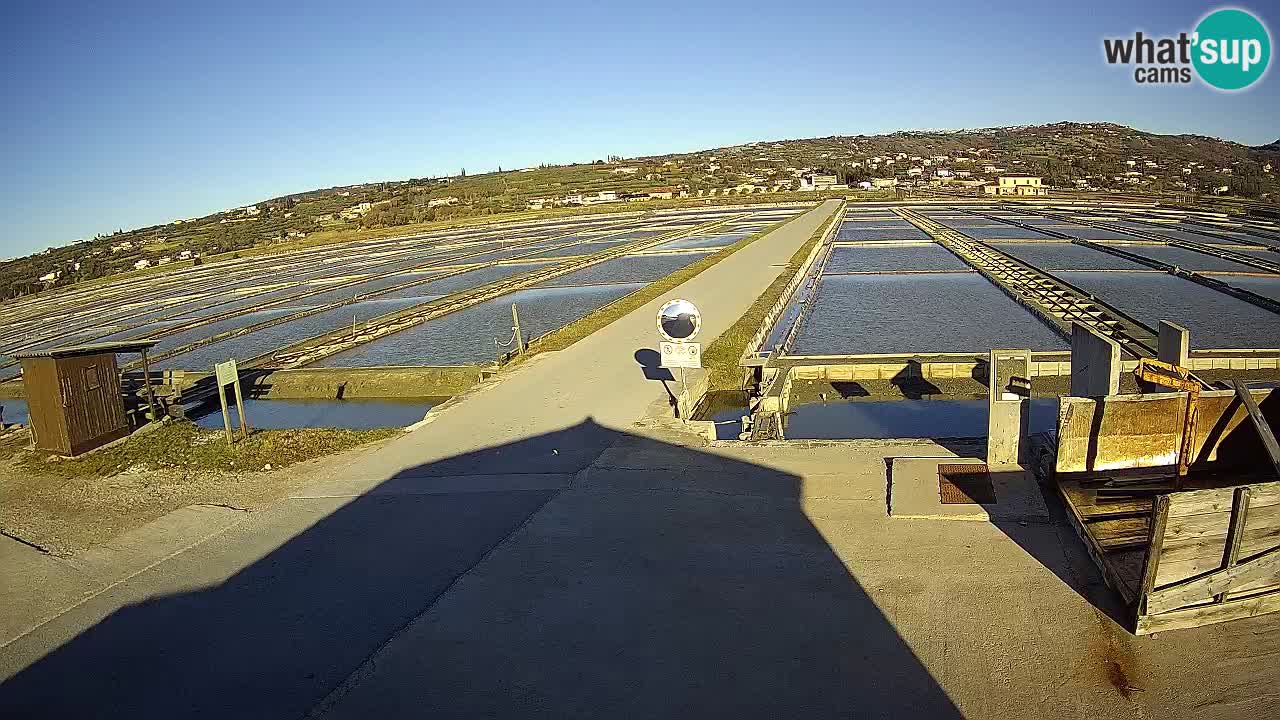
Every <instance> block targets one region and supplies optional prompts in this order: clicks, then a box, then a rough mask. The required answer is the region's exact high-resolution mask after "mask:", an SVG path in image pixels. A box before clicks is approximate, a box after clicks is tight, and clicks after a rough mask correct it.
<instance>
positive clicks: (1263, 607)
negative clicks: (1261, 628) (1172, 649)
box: [1134, 592, 1280, 635]
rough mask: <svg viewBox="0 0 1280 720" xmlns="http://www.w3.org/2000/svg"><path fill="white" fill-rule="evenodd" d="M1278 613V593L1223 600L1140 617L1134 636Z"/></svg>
mask: <svg viewBox="0 0 1280 720" xmlns="http://www.w3.org/2000/svg"><path fill="white" fill-rule="evenodd" d="M1276 611H1280V592H1271V593H1267V594H1264V595H1255V596H1252V597H1248V598H1239V599H1232V600H1227V601H1226V602H1224V603H1219V604H1213V605H1201V606H1199V607H1193V608H1186V609H1183V610H1172V611H1170V612H1165V613H1160V614H1158V615H1143V616H1140V617H1139V618H1138V622H1137V624H1136V626H1135V628H1134V633H1135V634H1137V635H1150V634H1151V633H1156V632H1164V631H1166V630H1180V629H1182V628H1192V627H1200V626H1201V625H1209V624H1212V623H1220V622H1228V621H1230V620H1240V619H1242V618H1250V617H1255V616H1257V615H1266V614H1267V613H1273V612H1276Z"/></svg>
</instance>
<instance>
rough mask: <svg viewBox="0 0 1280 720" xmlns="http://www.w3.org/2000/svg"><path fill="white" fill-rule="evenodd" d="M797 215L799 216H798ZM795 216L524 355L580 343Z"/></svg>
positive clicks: (588, 317) (633, 295)
mask: <svg viewBox="0 0 1280 720" xmlns="http://www.w3.org/2000/svg"><path fill="white" fill-rule="evenodd" d="M796 217H799V216H798V215H797V216H796ZM794 219H795V218H788V219H786V220H781V221H779V222H776V223H774V224H772V225H770V226H769V227H767V228H765V229H763V230H761V231H759V232H757V233H755V234H753V235H748V236H747V237H745V238H742V239H741V240H739V241H738V242H736V243H734V244H732V245H729V246H728V247H724V248H721V249H720V250H719V251H717V252H715V253H712V254H711V255H708V256H706V257H704V258H702V259H701V260H698V261H697V262H695V263H693V264H692V265H686V266H685V267H683V268H681V269H679V270H677V271H675V272H673V273H671V274H670V275H668V276H666V277H664V278H661V279H659V280H655V281H653V282H651V283H649V284H648V285H646V286H645V287H643V288H641V289H639V290H637V291H635V292H633V293H631V294H630V295H627V296H625V297H622V298H619V299H618V300H615V301H614V302H611V303H609V304H608V305H605V306H604V307H602V308H600V309H598V310H596V311H595V312H592V313H591V314H589V315H586V316H584V317H582V318H579V319H578V320H575V321H573V322H571V323H569V324H568V325H565V326H564V327H562V328H560V329H559V330H553V331H551V332H549V333H547V334H546V335H543V336H542V337H539V338H538V339H537V340H536V341H534V342H532V343H530V345H529V350H528V351H527V352H525V354H524V355H522V356H521V358H528V357H532V356H533V355H536V354H538V353H540V352H551V351H554V350H564V349H565V348H567V347H569V346H570V345H572V344H574V343H576V342H578V341H579V340H581V339H582V338H584V337H587V336H588V335H590V334H591V333H593V332H595V331H597V330H599V329H601V328H603V327H605V326H606V325H609V324H610V323H612V322H613V321H615V320H617V319H618V318H621V317H624V316H626V315H627V314H629V313H631V312H632V311H634V310H635V309H637V308H640V307H643V306H645V305H647V304H649V303H650V302H652V301H653V300H654V299H656V298H658V297H659V296H661V295H664V294H666V293H668V292H670V291H671V290H672V289H674V288H676V287H679V286H680V285H683V284H684V283H686V282H688V281H689V280H691V279H693V278H694V277H696V276H697V275H698V274H699V273H701V272H702V271H703V270H706V269H707V268H709V267H711V266H713V265H715V264H716V263H718V262H720V261H721V260H724V259H725V258H727V257H729V256H730V255H732V254H734V253H736V252H738V251H739V250H741V249H742V248H744V247H746V246H748V245H750V244H751V243H753V242H755V241H756V240H759V239H760V238H762V237H764V236H765V235H768V234H769V233H771V232H773V231H774V230H777V229H778V228H780V227H782V226H783V225H786V224H787V223H788V222H790V221H791V220H794ZM518 361H519V359H517V362H518Z"/></svg>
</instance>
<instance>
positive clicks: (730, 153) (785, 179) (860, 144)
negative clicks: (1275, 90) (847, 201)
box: [0, 122, 1280, 297]
mask: <svg viewBox="0 0 1280 720" xmlns="http://www.w3.org/2000/svg"><path fill="white" fill-rule="evenodd" d="M1273 166H1274V167H1273ZM812 172H819V173H829V174H834V175H836V176H837V177H838V180H839V181H840V182H841V183H847V184H849V185H851V186H854V187H855V188H856V185H857V183H859V182H864V181H870V180H873V179H876V178H884V179H895V180H897V181H898V183H899V187H910V186H914V185H927V184H937V183H941V182H957V181H961V182H970V183H972V182H975V181H979V180H989V179H992V178H994V177H996V176H998V175H1000V174H1005V173H1027V174H1033V175H1041V176H1043V177H1044V178H1045V181H1046V183H1048V184H1049V185H1051V186H1053V187H1056V188H1069V189H1085V190H1111V189H1122V190H1125V191H1126V192H1130V193H1133V192H1138V193H1143V192H1148V193H1164V192H1177V193H1183V194H1187V195H1196V194H1218V193H1223V194H1229V195H1233V196H1238V197H1243V198H1250V199H1255V200H1262V201H1266V202H1272V201H1274V199H1275V198H1276V197H1277V193H1278V192H1280V180H1278V179H1277V174H1276V173H1277V172H1280V140H1278V141H1277V142H1275V143H1271V144H1269V145H1263V146H1258V147H1248V146H1245V145H1241V144H1239V143H1234V142H1228V141H1224V140H1220V139H1217V138H1212V137H1205V136H1201V135H1156V134H1152V133H1148V132H1143V131H1141V130H1136V129H1133V128H1129V127H1125V126H1122V125H1115V124H1112V123H1067V122H1063V123H1054V124H1049V125H1031V126H1016V127H997V128H981V129H971V130H921V131H900V132H894V133H888V134H884V135H853V136H848V135H844V136H831V137H825V138H811V139H799V140H776V141H768V142H755V143H749V144H745V145H735V146H730V147H722V148H715V149H710V150H703V151H698V152H692V153H681V154H669V155H657V156H648V157H637V158H629V159H624V158H619V157H610V158H608V159H607V160H597V161H596V162H594V163H589V164H579V165H545V166H540V167H536V168H524V169H520V170H506V171H504V170H501V169H499V171H497V172H490V173H483V174H479V175H474V174H471V175H469V174H467V173H466V171H465V170H464V171H462V172H460V173H459V174H458V175H456V176H452V177H444V178H419V179H410V180H404V181H395V182H383V183H371V184H364V185H352V186H342V187H332V188H327V189H323V190H311V191H308V192H302V193H296V194H292V195H286V196H282V197H277V198H272V199H269V200H264V201H262V202H260V203H258V204H256V205H251V206H246V207H242V208H234V209H231V210H226V211H223V212H218V213H214V214H211V215H207V216H205V217H199V218H188V219H183V220H176V221H174V222H172V223H169V224H166V225H156V226H151V227H144V228H138V229H135V230H129V231H124V230H120V231H117V232H115V233H111V234H108V235H100V236H98V237H95V238H93V239H92V240H87V241H81V242H78V243H74V244H71V245H68V246H65V247H59V248H53V249H50V250H46V251H44V252H43V253H39V254H36V255H32V256H29V257H25V258H19V259H16V260H10V261H7V262H4V263H0V297H14V296H16V295H21V294H27V293H31V292H37V291H40V290H43V289H47V288H51V287H58V286H62V285H67V284H70V283H73V282H79V281H83V280H89V279H94V278H100V277H104V276H107V275H112V274H116V273H121V272H127V271H132V270H134V269H135V268H138V267H143V268H145V267H148V266H159V265H162V264H170V263H177V262H190V261H191V260H189V258H193V259H197V260H195V261H198V258H199V257H202V256H203V257H207V256H209V255H212V254H217V253H235V252H243V251H248V250H250V249H254V248H264V247H268V248H269V247H271V246H273V245H275V244H278V243H299V242H314V241H316V240H321V239H323V240H335V239H342V238H345V237H348V236H355V235H357V234H359V233H368V232H384V231H385V232H396V231H397V229H403V230H404V231H406V232H408V231H417V230H420V229H422V228H424V227H427V225H425V224H429V223H431V224H441V225H443V224H448V223H452V222H461V221H466V220H468V219H482V218H485V217H488V216H493V215H499V214H504V213H512V212H519V211H527V210H529V209H530V208H538V209H541V208H548V207H556V206H577V205H584V204H592V203H595V202H600V203H604V202H614V201H621V200H624V199H628V198H627V196H628V195H631V196H632V197H631V198H630V199H646V198H649V197H660V198H668V197H673V196H674V197H681V196H688V197H693V198H697V197H704V198H705V197H714V198H716V201H719V200H720V199H722V198H724V199H725V200H729V199H734V200H736V199H739V198H738V197H737V196H739V195H742V194H751V195H760V194H772V193H778V192H788V191H792V190H794V189H797V185H798V179H799V178H800V177H801V176H802V175H804V174H806V173H812ZM601 193H603V194H601ZM611 193H612V194H616V195H618V196H619V197H618V198H616V200H615V198H614V195H612V194H611ZM726 196H728V197H726ZM757 199H759V198H757Z"/></svg>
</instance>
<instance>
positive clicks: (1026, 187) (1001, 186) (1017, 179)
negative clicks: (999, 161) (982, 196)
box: [982, 175, 1049, 196]
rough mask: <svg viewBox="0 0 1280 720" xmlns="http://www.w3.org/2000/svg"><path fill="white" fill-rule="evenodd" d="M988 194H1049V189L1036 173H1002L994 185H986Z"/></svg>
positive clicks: (985, 189) (985, 188)
mask: <svg viewBox="0 0 1280 720" xmlns="http://www.w3.org/2000/svg"><path fill="white" fill-rule="evenodd" d="M982 190H983V192H985V193H986V194H988V195H1022V196H1026V195H1048V194H1049V189H1048V188H1046V187H1044V185H1042V184H1041V178H1039V177H1036V176H1034V175H1001V176H1000V178H999V181H998V182H997V183H996V184H994V185H984V186H983V188H982Z"/></svg>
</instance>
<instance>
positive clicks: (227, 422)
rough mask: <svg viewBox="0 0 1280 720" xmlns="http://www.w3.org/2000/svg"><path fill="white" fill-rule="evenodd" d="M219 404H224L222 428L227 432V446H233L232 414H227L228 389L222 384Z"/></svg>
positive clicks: (219, 388) (219, 390)
mask: <svg viewBox="0 0 1280 720" xmlns="http://www.w3.org/2000/svg"><path fill="white" fill-rule="evenodd" d="M218 402H220V403H222V428H223V429H224V430H226V431H227V444H228V445H231V444H233V443H234V442H235V438H233V437H232V436H231V413H229V412H227V388H226V386H224V385H221V384H220V385H218Z"/></svg>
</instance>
